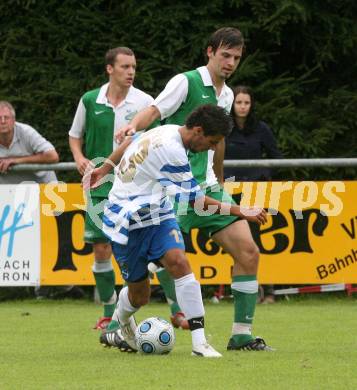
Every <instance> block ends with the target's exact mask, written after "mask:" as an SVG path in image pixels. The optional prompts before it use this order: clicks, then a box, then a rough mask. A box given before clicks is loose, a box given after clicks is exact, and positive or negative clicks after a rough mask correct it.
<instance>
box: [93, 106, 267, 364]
mask: <svg viewBox="0 0 357 390" xmlns="http://www.w3.org/2000/svg"><path fill="white" fill-rule="evenodd" d="M231 128H232V120H231V118H230V117H229V115H228V114H227V113H226V112H225V110H224V109H222V108H220V107H217V106H215V105H203V106H200V107H198V108H197V109H196V110H195V111H193V112H192V113H191V114H190V115H189V117H188V118H187V120H186V124H185V125H184V126H178V125H164V126H161V127H158V128H155V129H153V130H150V131H149V132H147V133H145V134H143V135H142V136H140V137H139V138H137V139H136V140H134V141H133V143H132V144H131V145H130V146H129V147H128V148H127V150H126V151H125V153H124V155H123V157H122V159H121V161H120V163H119V165H118V166H117V167H116V169H115V179H114V184H113V187H112V189H111V191H110V193H109V201H108V204H107V206H106V207H105V211H104V218H103V231H104V232H105V234H106V235H107V236H108V237H109V238H110V240H111V242H112V248H113V253H114V256H115V258H116V260H117V262H118V264H119V267H120V270H121V273H122V276H123V278H124V280H125V281H126V283H127V285H126V286H125V287H124V288H123V289H122V290H121V292H120V294H119V300H118V303H117V308H116V310H115V312H114V315H113V318H112V320H113V321H117V322H118V324H120V330H118V331H112V332H110V331H108V332H106V333H104V334H103V335H102V337H101V340H102V342H103V343H104V344H107V345H111V342H110V340H113V334H116V335H117V337H118V338H119V339H120V336H121V335H122V336H123V338H124V340H125V341H126V342H127V344H128V345H129V346H130V347H131V349H132V350H135V349H136V344H135V339H134V334H135V329H136V323H135V319H134V313H135V312H137V311H138V309H139V308H140V307H141V306H143V305H145V304H147V303H148V301H149V298H150V282H149V273H148V268H147V266H148V263H149V262H154V263H157V264H160V265H162V266H164V267H165V269H166V270H167V271H168V272H169V274H170V275H171V276H172V277H173V279H174V282H175V289H176V296H177V301H178V303H179V305H180V307H181V309H182V310H183V312H184V314H185V316H186V318H187V320H188V323H189V328H190V330H191V335H192V354H193V355H195V356H203V357H220V356H221V354H220V353H219V352H217V351H216V350H215V349H214V348H213V347H212V346H210V345H209V344H208V343H207V340H206V337H205V333H204V307H203V303H202V296H201V289H200V285H199V283H198V281H197V280H196V278H195V276H194V274H193V273H192V270H191V268H190V265H189V262H188V260H187V258H186V256H185V247H184V242H183V238H182V235H181V231H180V228H179V226H178V224H177V222H176V219H175V212H174V209H173V204H172V203H171V201H170V197H174V198H175V201H176V202H177V203H178V205H179V210H178V211H177V212H178V213H183V214H184V213H186V212H187V207H185V206H184V205H186V206H187V204H190V205H191V206H192V207H194V208H195V211H196V213H197V214H198V215H207V214H215V213H220V214H223V216H225V217H226V218H229V215H233V216H238V217H240V218H245V219H247V220H249V221H253V222H257V223H259V224H261V223H265V222H266V212H265V210H264V209H260V208H256V209H247V210H243V209H241V208H240V207H239V206H237V205H231V204H230V203H227V204H224V203H221V202H220V201H217V200H215V199H213V198H210V197H208V196H205V195H204V193H203V192H202V190H201V188H200V186H199V184H198V183H197V181H196V179H195V178H194V177H193V175H192V172H191V168H190V164H189V160H188V156H187V153H188V152H189V151H191V152H193V153H200V152H202V151H205V150H214V149H215V148H216V146H217V144H218V143H219V142H220V141H221V140H222V139H223V138H224V136H226V135H228V134H229V133H230V131H231ZM122 148H123V147H122ZM122 148H120V147H119V149H118V150H117V151H115V152H114V153H113V154H112V155H111V156H110V157H109V162H107V163H105V164H104V165H103V166H101V167H100V168H97V169H95V170H94V171H93V172H91V174H90V175H88V176H89V180H90V183H91V187H92V188H93V187H95V186H96V183H99V182H101V180H102V179H103V177H104V176H105V175H106V174H107V173H108V172H109V171H110V170H111V168H112V165H111V163H117V162H118V154H119V155H120V153H122V151H121V149H122ZM87 186H88V184H86V187H87ZM182 206H183V207H182ZM119 332H120V333H119ZM106 340H107V342H106ZM118 346H119V345H118ZM119 347H120V346H119Z"/></svg>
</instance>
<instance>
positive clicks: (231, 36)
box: [206, 27, 244, 53]
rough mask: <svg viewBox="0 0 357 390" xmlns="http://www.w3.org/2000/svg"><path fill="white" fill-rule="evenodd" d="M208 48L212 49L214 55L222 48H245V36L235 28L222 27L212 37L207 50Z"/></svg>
mask: <svg viewBox="0 0 357 390" xmlns="http://www.w3.org/2000/svg"><path fill="white" fill-rule="evenodd" d="M208 46H211V47H212V51H213V53H216V51H217V49H219V48H220V47H227V48H228V49H230V48H232V47H244V38H243V34H242V33H241V32H240V31H239V30H238V29H237V28H235V27H222V28H220V29H219V30H217V31H215V32H214V33H213V34H212V35H211V36H210V38H209V39H208V42H207V45H206V48H207V47H208Z"/></svg>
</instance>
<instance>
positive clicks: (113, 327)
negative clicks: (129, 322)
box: [106, 320, 120, 331]
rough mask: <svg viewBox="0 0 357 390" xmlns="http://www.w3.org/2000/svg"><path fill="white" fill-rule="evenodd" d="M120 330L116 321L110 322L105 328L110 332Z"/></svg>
mask: <svg viewBox="0 0 357 390" xmlns="http://www.w3.org/2000/svg"><path fill="white" fill-rule="evenodd" d="M119 328H120V324H119V322H118V321H115V320H111V321H110V322H109V324H108V326H107V329H106V330H108V331H112V330H117V329H119Z"/></svg>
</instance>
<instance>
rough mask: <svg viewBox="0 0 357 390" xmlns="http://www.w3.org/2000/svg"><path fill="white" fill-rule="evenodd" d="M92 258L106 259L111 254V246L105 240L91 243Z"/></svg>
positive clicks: (97, 259)
mask: <svg viewBox="0 0 357 390" xmlns="http://www.w3.org/2000/svg"><path fill="white" fill-rule="evenodd" d="M93 252H94V258H95V259H96V261H100V260H107V259H108V258H110V257H111V255H112V247H111V245H110V244H109V243H107V242H98V243H96V244H93Z"/></svg>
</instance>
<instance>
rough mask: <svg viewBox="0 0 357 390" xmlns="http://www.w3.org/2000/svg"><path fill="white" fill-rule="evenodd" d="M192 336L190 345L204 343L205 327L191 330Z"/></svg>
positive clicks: (205, 341)
mask: <svg viewBox="0 0 357 390" xmlns="http://www.w3.org/2000/svg"><path fill="white" fill-rule="evenodd" d="M191 336H192V345H193V346H195V345H198V344H206V343H207V340H206V336H205V329H204V328H200V329H195V330H193V331H192V332H191Z"/></svg>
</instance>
